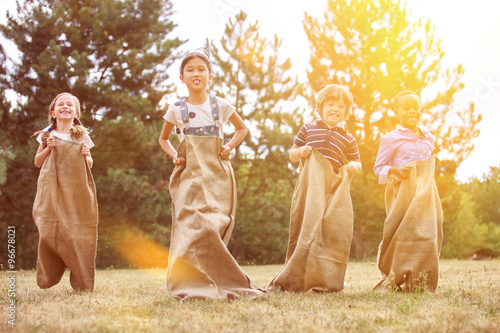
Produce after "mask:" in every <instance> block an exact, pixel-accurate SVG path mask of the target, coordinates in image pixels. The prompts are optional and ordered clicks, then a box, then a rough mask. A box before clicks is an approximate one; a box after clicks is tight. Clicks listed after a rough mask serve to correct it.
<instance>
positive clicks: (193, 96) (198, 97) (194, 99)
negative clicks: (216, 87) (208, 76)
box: [186, 91, 207, 105]
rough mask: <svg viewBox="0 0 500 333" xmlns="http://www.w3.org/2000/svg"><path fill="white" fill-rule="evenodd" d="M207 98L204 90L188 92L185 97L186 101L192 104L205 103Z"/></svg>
mask: <svg viewBox="0 0 500 333" xmlns="http://www.w3.org/2000/svg"><path fill="white" fill-rule="evenodd" d="M206 100H207V93H206V92H205V91H202V92H195V93H193V92H190V93H189V95H188V97H187V98H186V101H188V102H189V104H193V105H200V104H203V103H205V101H206Z"/></svg>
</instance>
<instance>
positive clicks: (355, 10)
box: [304, 0, 481, 258]
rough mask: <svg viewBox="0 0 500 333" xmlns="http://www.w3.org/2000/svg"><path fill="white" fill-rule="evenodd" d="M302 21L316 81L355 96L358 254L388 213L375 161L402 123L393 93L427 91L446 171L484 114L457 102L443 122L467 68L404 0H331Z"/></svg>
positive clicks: (466, 150) (427, 110)
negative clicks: (448, 55)
mask: <svg viewBox="0 0 500 333" xmlns="http://www.w3.org/2000/svg"><path fill="white" fill-rule="evenodd" d="M304 29H305V31H306V34H307V36H308V39H309V42H310V44H311V58H310V65H311V69H310V71H309V72H308V80H309V83H310V86H311V89H312V90H313V91H318V90H319V89H321V88H322V87H323V86H325V85H326V84H329V83H339V84H341V85H345V86H346V87H348V88H349V90H350V91H351V92H352V94H353V96H354V103H355V110H354V115H353V116H351V118H350V119H349V120H348V121H347V124H346V128H347V129H348V130H349V131H350V132H351V133H352V134H353V135H354V136H355V137H356V139H357V142H358V146H359V150H360V155H361V159H362V163H363V170H364V174H361V175H359V176H356V177H354V182H353V190H352V191H353V201H354V206H355V236H354V243H355V246H356V249H357V251H355V252H356V257H358V258H360V257H362V256H363V253H364V252H371V253H373V252H375V251H376V249H375V248H374V247H375V246H376V243H377V241H379V240H380V236H376V238H377V241H372V240H373V237H374V236H375V235H377V234H378V235H379V232H380V228H381V223H380V219H383V216H384V212H383V194H382V190H383V188H382V187H377V186H376V185H374V184H375V182H376V180H375V177H374V175H373V172H372V169H373V165H374V162H375V158H376V154H377V151H378V146H379V140H380V137H381V136H382V135H383V134H385V133H387V132H389V131H391V130H392V129H394V128H395V126H396V124H397V118H396V116H395V115H394V112H393V110H392V99H393V97H394V96H395V95H396V93H398V92H399V91H401V90H403V89H411V90H413V91H415V92H416V93H417V94H419V95H420V96H421V97H422V100H423V107H422V112H423V116H422V121H423V124H424V126H427V127H428V128H430V129H431V131H432V132H433V133H434V134H435V135H436V137H437V142H436V145H435V147H436V148H435V151H434V153H435V154H438V153H440V156H441V157H442V159H443V160H448V161H447V162H445V163H442V164H441V168H440V173H441V175H444V174H445V173H448V174H449V173H451V174H454V172H455V170H456V168H457V167H458V165H459V164H460V163H461V162H462V161H463V160H464V159H465V158H466V157H467V156H468V155H469V154H470V153H471V151H472V149H473V144H472V139H473V138H475V137H477V136H478V134H479V130H478V129H477V124H478V123H479V121H480V120H481V115H479V114H478V113H477V112H476V111H475V110H474V106H473V105H471V106H470V107H469V108H468V109H466V110H458V112H457V114H456V116H455V117H454V119H455V120H456V121H455V122H454V123H453V124H449V123H447V122H446V120H447V119H450V117H449V115H451V114H453V113H454V112H455V111H456V110H454V109H453V107H452V102H453V98H454V95H455V94H456V93H457V92H458V91H460V90H461V89H462V88H463V87H464V84H463V82H462V76H463V74H464V69H463V68H462V66H461V65H457V66H456V67H455V68H453V69H443V68H442V67H441V59H442V57H443V55H444V51H442V50H441V47H440V41H439V40H437V39H436V38H435V37H434V26H433V25H432V24H431V22H430V21H426V22H424V21H422V20H419V21H418V22H415V23H412V22H411V21H410V18H409V13H408V10H407V8H406V5H405V4H404V2H400V1H396V0H380V1H375V0H335V1H333V0H329V1H328V4H327V10H326V12H325V14H324V17H323V18H322V20H319V19H317V18H313V17H311V16H310V15H307V14H306V16H305V20H304ZM311 95H312V93H311ZM447 116H448V117H447ZM366 207H370V209H371V212H368V211H367V209H366ZM377 207H378V208H377ZM365 243H366V244H365ZM367 248H369V249H371V250H368V249H367Z"/></svg>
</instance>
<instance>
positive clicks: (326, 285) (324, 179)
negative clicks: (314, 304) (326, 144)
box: [268, 149, 353, 292]
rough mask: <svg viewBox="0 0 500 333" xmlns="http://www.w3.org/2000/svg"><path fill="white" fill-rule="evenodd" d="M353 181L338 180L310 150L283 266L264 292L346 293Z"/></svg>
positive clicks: (344, 172) (345, 174)
mask: <svg viewBox="0 0 500 333" xmlns="http://www.w3.org/2000/svg"><path fill="white" fill-rule="evenodd" d="M351 180H352V176H350V175H349V174H348V172H347V169H346V167H345V166H344V167H342V168H341V169H340V171H339V173H338V174H335V173H334V172H333V168H332V166H331V164H330V162H328V160H327V159H326V158H325V157H324V156H323V155H322V154H321V153H319V152H318V151H316V150H315V149H313V151H312V153H311V155H310V157H309V158H307V159H306V160H305V163H303V164H302V162H301V172H300V175H299V179H298V181H297V184H296V186H295V190H294V193H293V197H292V207H291V212H290V215H291V216H290V237H289V241H288V251H287V255H286V261H285V266H284V267H283V268H282V269H281V271H280V272H279V273H278V275H277V276H276V277H275V278H274V279H273V280H272V281H271V283H270V284H269V287H268V289H269V290H274V289H278V288H279V289H281V290H288V291H302V292H309V291H314V292H332V291H339V290H342V289H343V288H344V277H345V271H346V268H347V261H348V258H349V251H350V247H351V240H352V234H353V208H352V202H351V194H350V186H351Z"/></svg>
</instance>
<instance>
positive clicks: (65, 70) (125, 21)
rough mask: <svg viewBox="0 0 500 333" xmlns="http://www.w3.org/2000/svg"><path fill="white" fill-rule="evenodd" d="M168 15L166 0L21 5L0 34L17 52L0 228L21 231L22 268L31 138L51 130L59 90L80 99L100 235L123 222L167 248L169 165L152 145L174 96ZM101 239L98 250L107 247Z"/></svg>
mask: <svg viewBox="0 0 500 333" xmlns="http://www.w3.org/2000/svg"><path fill="white" fill-rule="evenodd" d="M171 15H172V4H171V2H170V1H169V0H124V1H113V0H64V1H53V0H25V1H23V2H22V4H18V7H17V13H16V14H15V15H8V17H7V19H8V20H7V23H6V24H5V25H2V26H0V31H1V33H2V34H3V35H4V36H5V37H6V38H7V39H9V40H11V41H12V42H14V43H15V45H16V46H17V48H18V50H19V52H20V60H19V62H13V63H12V64H11V65H12V66H11V67H12V68H13V69H12V70H11V71H10V72H9V73H8V77H10V80H9V84H10V86H11V88H12V90H13V91H14V92H15V93H16V94H17V97H18V98H17V104H16V105H14V106H13V107H11V108H10V109H9V110H8V112H7V113H5V112H4V113H3V114H2V122H1V124H0V132H1V133H5V135H6V137H7V140H9V142H10V143H11V144H12V145H13V146H14V147H15V152H16V156H15V159H14V160H12V161H9V163H8V169H7V180H6V183H5V184H4V185H1V187H0V190H1V196H2V199H1V200H0V211H1V213H0V221H9V223H14V224H16V225H18V228H23V230H22V232H21V230H19V233H20V234H22V235H23V239H24V240H25V242H23V244H25V245H26V251H28V252H29V255H28V256H27V258H29V259H27V261H26V262H22V264H23V265H26V266H29V265H31V264H32V263H33V262H34V258H36V256H35V253H34V251H35V250H34V249H35V246H36V243H37V241H36V240H37V234H36V229H35V226H34V224H33V221H32V218H31V207H32V204H33V199H34V194H35V190H36V180H37V177H38V170H37V169H36V168H35V167H34V166H33V157H34V154H35V151H36V148H37V145H38V144H37V143H36V142H35V140H34V139H33V138H31V135H32V134H33V132H35V131H36V130H40V129H42V128H44V127H45V126H46V125H47V124H48V121H47V115H48V105H49V103H50V102H51V100H52V99H53V98H54V97H55V96H56V95H57V94H58V93H60V92H63V91H68V92H71V93H72V94H74V95H75V96H77V97H78V98H79V99H80V101H81V103H82V114H81V119H82V123H83V125H84V126H86V127H88V128H89V129H90V130H91V137H92V139H93V140H94V142H95V143H96V147H95V148H94V149H92V154H93V157H94V161H95V163H94V168H93V174H94V177H95V178H96V184H97V189H98V200H99V204H100V232H101V233H102V232H106V230H107V227H109V226H110V225H112V224H115V223H123V222H124V221H126V222H129V223H137V224H138V225H140V227H141V228H143V229H147V231H161V233H159V232H155V233H154V235H156V236H157V237H158V238H159V239H161V240H162V241H163V242H164V243H166V242H167V240H168V239H169V235H168V233H165V232H164V231H165V228H162V227H161V225H164V224H167V223H168V222H169V221H170V220H171V217H170V214H169V213H168V210H166V209H163V208H164V207H168V206H169V201H168V200H169V198H168V195H166V194H165V192H166V190H165V189H166V187H167V185H168V183H167V179H168V178H167V176H166V175H167V174H169V172H170V171H171V170H169V168H170V169H171V166H165V165H166V164H165V160H166V159H165V158H164V157H163V154H161V152H160V151H161V150H160V149H159V147H158V144H157V137H158V133H159V131H160V126H161V122H160V121H158V120H159V119H161V116H162V114H163V113H164V110H163V106H162V105H161V104H160V100H161V98H162V97H163V96H164V95H165V94H168V93H170V92H171V91H172V88H171V86H170V85H167V84H165V82H167V79H168V75H167V74H166V69H167V68H168V66H170V65H171V64H172V62H173V61H175V60H176V58H177V57H178V54H177V53H176V48H177V47H178V46H179V45H181V44H182V41H180V40H179V39H178V38H170V37H169V36H170V34H171V32H172V31H173V29H174V28H175V24H174V23H173V22H172V21H171V20H170V16H171ZM160 207H161V208H162V209H160ZM159 222H161V224H160V223H159ZM167 231H168V230H167ZM103 239H104V240H105V239H107V238H106V237H100V242H101V244H100V246H106V245H105V244H102V241H103ZM28 244H29V245H28ZM103 253H104V252H103ZM19 258H20V259H21V257H19ZM98 259H101V261H100V262H101V263H102V265H106V262H105V260H102V257H98Z"/></svg>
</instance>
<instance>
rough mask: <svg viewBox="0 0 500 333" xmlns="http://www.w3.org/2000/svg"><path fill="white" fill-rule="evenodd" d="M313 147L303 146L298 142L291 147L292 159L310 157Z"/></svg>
mask: <svg viewBox="0 0 500 333" xmlns="http://www.w3.org/2000/svg"><path fill="white" fill-rule="evenodd" d="M311 152H312V147H311V146H302V147H299V146H297V145H296V144H294V145H293V147H292V149H290V155H289V156H288V157H289V158H290V161H292V162H298V161H300V159H301V158H308V157H309V155H311Z"/></svg>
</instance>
